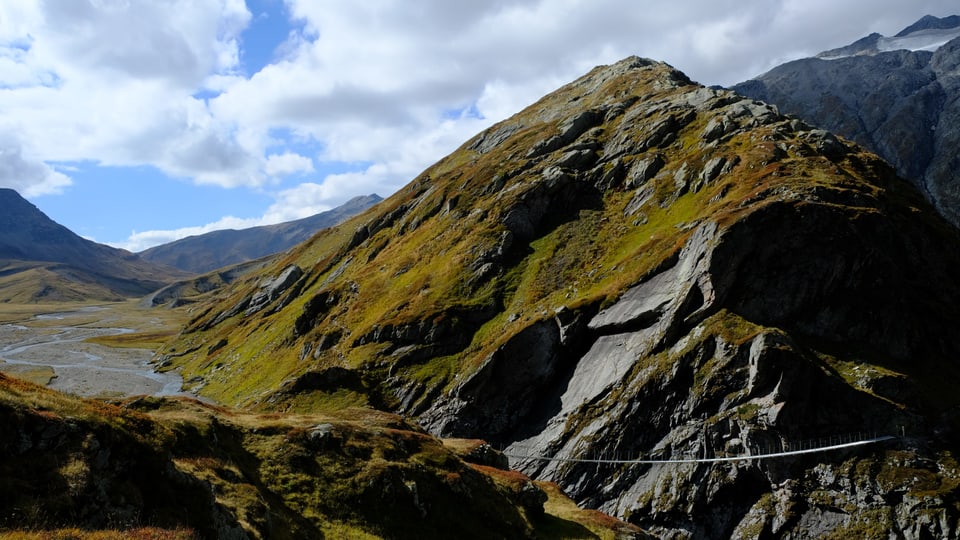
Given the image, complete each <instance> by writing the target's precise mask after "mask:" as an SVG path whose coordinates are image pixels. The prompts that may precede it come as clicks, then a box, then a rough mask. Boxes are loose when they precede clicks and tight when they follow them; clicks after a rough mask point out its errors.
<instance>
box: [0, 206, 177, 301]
mask: <svg viewBox="0 0 960 540" xmlns="http://www.w3.org/2000/svg"><path fill="white" fill-rule="evenodd" d="M185 276H186V274H185V273H184V272H182V271H180V270H176V269H174V268H169V267H165V266H161V265H157V264H153V263H150V262H147V261H145V260H143V259H141V258H140V257H138V256H136V255H134V254H133V253H130V252H129V251H125V250H122V249H116V248H112V247H110V246H105V245H103V244H97V243H96V242H91V241H89V240H86V239H84V238H81V237H79V236H77V235H76V234H74V233H73V232H71V231H70V230H69V229H67V228H66V227H64V226H62V225H60V224H58V223H56V222H55V221H53V220H51V219H50V218H49V217H47V216H46V214H44V213H43V212H41V211H40V210H39V209H37V207H36V206H34V205H32V204H30V203H29V202H28V201H26V200H25V199H24V198H23V197H21V196H20V194H18V193H17V192H16V191H14V190H12V189H3V188H0V301H3V302H10V301H13V302H39V301H61V300H90V299H94V300H119V299H122V298H126V297H133V296H141V295H143V294H146V293H148V292H151V291H153V290H156V289H158V288H160V287H162V286H164V285H166V284H167V283H169V282H171V281H173V280H174V279H178V278H183V277H185Z"/></svg>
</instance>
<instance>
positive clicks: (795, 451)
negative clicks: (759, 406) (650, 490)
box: [503, 433, 900, 465]
mask: <svg viewBox="0 0 960 540" xmlns="http://www.w3.org/2000/svg"><path fill="white" fill-rule="evenodd" d="M899 438H900V437H896V436H893V435H879V434H877V433H852V434H847V435H835V436H833V437H825V438H821V439H814V440H809V441H802V442H799V443H793V444H791V443H783V444H782V446H781V447H780V448H777V449H775V450H772V449H771V450H767V449H765V448H761V449H759V451H758V452H757V453H746V454H742V455H736V456H720V457H682V458H632V459H630V458H628V459H621V458H616V457H614V458H610V457H599V458H569V457H551V456H543V455H535V454H529V455H528V454H523V453H521V452H523V451H524V447H518V446H512V447H511V448H512V450H511V449H507V450H505V451H504V452H503V455H504V456H506V457H507V458H509V459H511V460H512V459H518V460H530V461H558V462H565V463H593V464H597V465H601V464H613V465H658V464H669V463H722V462H730V461H754V460H763V459H773V458H781V457H789V456H798V455H803V454H816V453H820V452H831V451H836V450H842V449H845V448H855V447H858V446H865V445H868V444H876V443H881V442H886V441H892V440H896V439H899Z"/></svg>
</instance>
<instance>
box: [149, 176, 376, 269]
mask: <svg viewBox="0 0 960 540" xmlns="http://www.w3.org/2000/svg"><path fill="white" fill-rule="evenodd" d="M381 200H383V199H381V198H380V196H378V195H376V194H373V195H365V196H360V197H354V198H352V199H350V200H349V201H347V202H345V203H344V204H342V205H341V206H338V207H337V208H334V209H333V210H330V211H327V212H321V213H319V214H316V215H313V216H310V217H306V218H303V219H298V220H296V221H290V222H286V223H279V224H276V225H266V226H263V227H252V228H249V229H242V230H234V229H230V230H223V231H213V232H210V233H206V234H201V235H197V236H190V237H187V238H183V239H180V240H176V241H174V242H170V243H168V244H163V245H160V246H156V247H152V248H150V249H147V250H144V251H142V252H140V256H141V257H143V258H144V259H145V260H148V261H151V262H155V263H158V264H165V265H168V266H172V267H174V268H179V269H181V270H186V271H188V272H193V273H196V274H201V273H205V272H210V271H212V270H216V269H218V268H223V267H226V266H230V265H234V264H237V263H242V262H247V261H251V260H254V259H259V258H260V257H264V256H266V255H271V254H273V253H279V252H281V251H283V250H286V249H289V248H291V247H293V246H295V245H297V244H299V243H301V242H303V241H305V240H307V239H308V238H310V237H311V236H313V235H314V234H316V233H317V231H320V230H322V229H326V228H327V227H332V226H334V225H336V224H338V223H340V222H342V221H344V220H346V219H347V218H350V217H352V216H354V215H356V214H359V213H360V212H363V211H364V210H366V209H367V208H370V207H371V206H373V205H375V204H377V203H378V202H380V201H381Z"/></svg>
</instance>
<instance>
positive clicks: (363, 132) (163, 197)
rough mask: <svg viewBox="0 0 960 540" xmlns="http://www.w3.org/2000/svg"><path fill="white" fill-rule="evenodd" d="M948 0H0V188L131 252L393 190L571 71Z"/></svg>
mask: <svg viewBox="0 0 960 540" xmlns="http://www.w3.org/2000/svg"><path fill="white" fill-rule="evenodd" d="M958 12H960V6H957V5H956V0H932V1H924V0H914V1H911V2H903V1H902V0H666V1H664V0H486V1H472V0H470V1H468V0H364V1H362V2H356V1H350V0H246V1H244V0H2V1H0V187H8V188H13V189H16V190H17V191H18V192H20V194H21V195H23V196H24V197H26V198H27V199H29V200H30V201H31V202H32V203H33V204H35V205H36V206H37V207H38V208H40V209H41V210H42V211H43V212H44V213H46V214H47V215H48V216H50V217H51V218H52V219H54V220H55V221H57V222H59V223H61V224H63V225H65V226H67V227H68V228H70V229H71V230H73V231H74V232H76V233H77V234H80V235H81V236H84V237H86V238H89V239H92V240H95V241H97V242H101V243H106V244H110V245H113V246H116V247H121V248H125V249H128V250H131V251H135V252H136V251H141V250H143V249H146V248H148V247H151V246H154V245H158V244H162V243H166V242H170V241H173V240H176V239H178V238H182V237H184V236H188V235H193V234H200V233H204V232H209V231H212V230H216V229H223V228H236V229H239V228H245V227H251V226H257V225H265V224H270V223H277V222H282V221H289V220H293V219H298V218H302V217H306V216H309V215H313V214H316V213H318V212H322V211H325V210H329V209H331V208H334V207H336V206H338V205H340V204H342V203H344V202H346V201H347V200H348V199H350V198H351V197H354V196H357V195H367V194H370V193H377V194H379V195H381V196H383V197H386V196H389V195H391V194H392V193H393V192H395V191H396V190H397V189H399V188H400V187H402V186H403V185H405V184H407V183H408V182H409V181H410V180H412V179H413V178H414V177H416V175H417V174H419V173H420V172H421V171H422V170H424V169H425V168H427V167H428V166H430V165H431V164H433V163H434V162H436V161H437V160H439V159H440V158H442V157H443V156H444V155H446V154H448V153H450V152H451V151H453V150H454V149H456V148H457V147H458V146H460V145H461V144H462V143H463V142H464V141H466V140H467V139H469V138H470V137H471V136H473V135H474V134H476V133H477V132H479V131H481V130H483V129H485V128H486V127H489V126H490V125H492V124H493V123H495V122H497V121H500V120H503V119H505V118H507V117H509V116H510V115H512V114H514V113H516V112H518V111H520V110H521V109H523V108H524V107H525V106H527V105H529V104H531V103H533V102H534V101H536V100H537V99H539V98H540V97H541V96H543V95H545V94H547V93H549V92H551V91H552V90H554V89H556V88H558V87H560V86H562V85H563V84H566V83H567V82H570V81H572V80H574V79H576V78H577V77H579V76H580V75H582V74H584V73H586V72H587V71H589V70H590V69H591V68H593V67H594V66H597V65H601V64H610V63H613V62H616V61H617V60H620V59H622V58H624V57H626V56H630V55H638V56H643V57H648V58H653V59H655V60H661V61H665V62H667V63H669V64H670V65H672V66H674V67H675V68H677V69H680V70H682V71H684V72H685V73H686V74H687V75H688V76H690V77H691V78H692V79H694V80H696V81H698V82H700V83H703V84H707V85H713V84H718V85H731V84H734V83H737V82H740V81H743V80H747V79H750V78H751V77H754V76H757V75H759V74H762V73H764V72H765V71H767V70H768V69H770V68H772V67H774V66H776V65H778V64H781V63H783V62H786V61H789V60H793V59H797V58H802V57H807V56H812V55H814V54H816V53H818V52H820V51H824V50H827V49H832V48H835V47H839V46H843V45H846V44H849V43H851V42H853V41H855V40H856V39H859V38H861V37H863V36H866V35H868V34H870V33H872V32H879V33H881V34H883V35H886V36H891V35H894V34H896V33H897V32H899V31H900V30H902V29H903V28H904V27H906V26H908V25H909V24H911V23H913V22H914V21H916V20H917V19H919V18H920V17H921V16H923V15H925V14H932V15H936V16H940V17H942V16H947V15H952V14H958Z"/></svg>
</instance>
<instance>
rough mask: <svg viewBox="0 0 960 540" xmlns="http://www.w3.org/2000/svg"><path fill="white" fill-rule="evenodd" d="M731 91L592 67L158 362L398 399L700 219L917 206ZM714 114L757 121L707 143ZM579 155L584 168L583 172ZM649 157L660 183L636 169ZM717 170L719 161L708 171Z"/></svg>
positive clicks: (613, 290)
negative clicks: (747, 107)
mask: <svg viewBox="0 0 960 540" xmlns="http://www.w3.org/2000/svg"><path fill="white" fill-rule="evenodd" d="M691 96H692V97H691ZM738 99H739V98H737V97H735V96H733V95H732V94H729V93H725V92H713V91H708V90H706V89H700V88H699V87H697V86H696V85H694V84H693V83H691V82H689V81H688V80H686V79H685V78H684V77H683V76H682V75H680V74H678V73H677V72H675V71H673V70H671V69H669V68H668V67H665V66H663V65H660V64H650V65H646V66H642V67H639V68H636V69H626V70H621V71H618V72H615V73H613V74H612V75H611V71H610V70H605V69H598V70H595V71H594V72H591V74H588V75H587V76H585V77H584V78H583V79H581V80H579V81H576V82H574V83H572V84H570V85H568V86H565V87H563V88H561V89H560V90H558V91H557V92H555V93H553V94H550V95H549V96H547V97H545V98H544V99H542V100H540V101H539V102H537V103H535V104H534V105H532V106H531V107H530V108H528V109H527V110H525V111H523V112H521V113H520V114H518V115H516V116H515V117H513V118H510V119H508V120H506V121H504V122H502V123H501V124H498V125H496V126H494V127H493V128H491V129H490V130H488V131H487V132H485V133H484V134H481V135H479V136H477V137H475V138H474V139H472V140H471V141H468V142H467V143H466V144H464V146H462V147H461V148H460V149H458V150H457V151H455V152H454V153H452V154H451V155H450V156H448V157H446V158H444V159H442V160H440V161H439V162H438V163H437V164H435V165H434V166H432V167H430V168H429V169H427V170H426V171H424V172H423V173H422V174H421V175H420V176H418V177H417V178H416V179H414V180H413V181H412V182H411V183H410V184H409V185H408V186H406V187H405V188H403V189H402V190H400V191H399V192H398V193H397V194H396V195H394V196H393V197H391V198H389V199H387V200H386V201H384V202H382V203H381V204H379V205H378V206H376V207H375V208H373V209H372V210H370V211H368V212H367V213H365V214H363V215H360V216H357V217H355V218H353V219H352V220H350V221H348V222H346V223H345V224H343V225H341V226H338V227H335V228H333V229H330V230H328V231H325V232H323V233H321V234H319V235H318V236H316V237H315V238H314V239H313V240H312V241H310V242H308V243H306V244H304V245H302V246H300V247H299V248H298V249H296V250H293V251H292V252H291V253H289V254H288V255H286V256H285V257H283V258H282V259H279V260H277V261H276V262H275V263H274V264H273V265H272V266H271V267H269V268H268V269H266V271H265V272H264V273H262V274H260V275H259V276H258V278H257V279H253V278H250V279H247V280H244V281H242V282H240V283H239V284H238V285H235V286H233V287H231V288H230V289H229V290H228V292H227V293H225V294H228V295H229V296H228V297H227V298H224V299H221V300H220V301H218V302H217V303H215V304H206V305H203V306H202V307H197V308H195V312H196V315H195V317H194V319H193V321H192V322H191V324H190V326H189V327H188V328H186V329H185V331H184V332H183V333H182V334H181V335H180V336H179V337H178V338H177V339H176V340H174V341H172V342H170V343H169V344H167V346H165V347H164V348H163V349H162V351H161V354H164V355H168V358H170V359H171V360H172V362H173V364H172V365H174V366H177V367H180V368H182V370H183V374H184V378H185V380H191V379H193V380H195V381H201V382H200V383H199V384H198V386H197V387H196V388H197V389H198V390H199V391H200V392H201V393H202V394H204V395H206V396H209V397H212V398H214V399H216V400H218V401H221V402H223V403H228V404H234V405H251V404H259V405H260V406H265V407H268V408H280V409H283V410H286V409H295V410H310V408H311V406H312V405H311V404H312V403H316V402H317V399H320V400H321V401H323V400H325V399H326V398H322V397H318V396H316V395H315V394H316V393H318V392H319V393H321V394H322V393H324V392H327V391H335V392H341V397H342V390H330V389H323V388H314V389H304V388H301V391H297V392H282V393H280V394H277V390H278V389H281V388H289V386H290V385H291V384H293V381H295V380H297V379H298V378H300V377H303V376H304V375H305V374H306V373H308V372H323V371H324V370H328V369H331V368H343V369H347V370H352V371H354V372H356V373H357V374H358V379H359V381H360V382H359V383H358V384H357V385H355V386H356V387H355V388H352V389H351V390H352V391H353V392H354V393H355V395H356V397H357V399H358V400H359V401H360V402H365V403H372V404H373V405H375V406H379V407H384V408H388V409H390V408H396V407H398V406H399V405H400V404H399V403H398V402H397V401H396V398H395V393H394V392H393V391H392V390H391V389H390V388H384V386H383V385H382V384H380V382H382V381H383V380H384V379H387V378H390V379H391V381H392V384H391V387H392V388H394V389H395V388H398V387H404V386H407V385H422V386H423V387H424V388H425V389H426V390H425V392H424V393H423V396H422V397H421V398H420V399H428V398H429V396H430V395H436V392H437V391H440V390H442V389H445V388H449V387H450V386H451V385H453V384H455V383H456V382H457V381H458V380H462V377H464V376H465V375H466V374H468V373H469V372H470V371H471V370H473V369H474V368H475V367H476V366H478V365H480V364H481V363H482V361H483V359H484V358H486V357H487V356H489V355H490V354H491V353H492V352H493V351H495V350H497V348H498V347H500V346H501V345H503V344H504V343H505V342H507V341H508V340H509V339H510V338H511V337H512V336H514V335H516V334H517V333H518V332H520V331H522V330H523V329H525V328H528V327H529V326H530V325H531V324H534V323H535V322H536V321H540V320H544V319H548V318H551V317H553V316H554V314H555V313H556V312H557V311H558V310H561V309H580V308H584V307H587V308H589V307H590V306H603V305H606V304H608V303H609V302H612V301H613V300H615V299H616V298H617V297H618V296H619V295H620V294H621V293H622V291H624V290H625V289H626V288H627V287H629V286H631V285H633V284H635V283H637V282H638V281H640V280H641V279H642V278H644V277H645V276H647V275H649V274H650V273H651V272H653V271H654V270H656V269H657V268H659V267H661V266H662V265H663V264H664V263H665V262H666V261H668V260H670V258H671V257H674V256H675V255H676V254H677V253H678V252H679V250H680V249H681V248H682V246H683V245H684V243H685V242H686V240H687V239H688V238H689V236H690V234H691V233H692V231H693V230H694V229H695V228H696V226H697V225H698V224H701V223H703V222H704V221H705V220H712V221H715V222H717V223H719V224H721V225H723V224H729V223H733V222H735V221H737V220H738V219H740V218H741V217H742V216H743V215H746V214H749V213H751V212H755V211H757V210H758V209H760V208H762V207H763V206H765V205H768V204H771V203H774V202H777V201H783V200H791V201H798V204H803V202H802V201H803V200H811V201H817V204H837V205H841V206H845V207H850V208H853V209H854V212H864V213H870V212H877V211H879V209H880V208H881V207H882V206H883V204H886V203H884V202H883V201H884V200H886V199H889V198H890V197H906V198H907V199H908V200H909V204H914V203H915V204H921V205H922V202H920V201H919V199H918V198H917V200H916V201H913V199H914V198H916V196H915V195H913V194H911V193H909V192H908V191H907V190H906V189H904V190H902V191H903V193H900V192H899V191H901V190H899V188H897V187H896V181H895V179H894V178H893V175H892V173H891V172H889V169H886V168H885V167H884V166H883V165H881V164H880V162H879V160H878V159H877V158H875V157H874V156H872V155H869V154H866V153H863V152H861V151H860V150H858V149H856V148H854V147H847V146H843V148H844V150H843V152H842V155H838V156H837V157H835V158H831V159H828V158H827V157H824V156H823V155H821V154H819V153H818V151H816V150H815V149H814V148H813V146H814V145H815V144H817V143H816V141H814V140H812V139H811V138H810V132H809V131H804V129H809V128H803V127H802V125H801V127H800V128H799V130H798V127H797V126H798V125H797V123H796V122H795V121H791V120H790V119H787V118H783V117H778V116H776V115H775V113H770V114H768V115H767V117H765V118H764V119H763V120H762V121H759V120H750V119H749V117H747V119H746V120H744V119H743V118H741V119H739V120H737V119H736V118H735V119H733V120H731V118H730V117H731V115H733V114H734V113H736V111H734V112H731V111H730V110H728V109H726V108H724V107H727V106H728V105H730V104H731V103H733V104H736V103H737V100H738ZM690 102H697V103H699V105H697V106H694V105H690V104H689V103H690ZM583 111H588V112H590V111H593V112H595V114H596V115H599V116H602V117H603V119H602V121H599V120H596V118H595V119H594V124H595V125H594V127H591V128H589V129H586V130H584V133H582V134H580V135H578V137H577V139H576V141H575V142H573V143H570V142H568V143H567V144H564V145H561V146H560V147H559V148H557V149H554V150H550V149H549V148H548V149H547V150H546V151H541V152H540V153H539V154H538V153H537V152H536V151H533V150H531V149H535V148H537V145H538V144H539V145H540V146H541V147H542V146H544V142H549V140H550V138H551V137H555V138H559V136H560V135H562V134H563V132H564V130H565V129H567V127H568V126H569V125H570V123H571V122H573V120H572V119H574V117H576V116H577V115H578V114H581V113H582V112H583ZM611 111H613V112H611ZM736 114H740V113H736ZM744 114H745V113H744ZM764 114H766V113H764ZM718 119H720V120H718ZM721 120H723V121H726V122H728V123H732V124H737V123H738V122H739V123H741V124H744V125H745V126H747V127H749V128H750V129H728V130H727V132H725V133H724V134H722V135H720V136H716V137H714V136H709V137H708V136H706V135H704V134H705V133H707V132H710V131H711V130H714V131H716V125H718V122H720V121H721ZM657 126H672V128H670V129H672V131H670V130H668V131H669V132H667V131H664V132H663V133H665V134H662V133H659V132H656V127H657ZM651 141H652V142H651ZM836 144H838V145H841V146H842V145H845V144H846V143H843V142H836ZM550 148H552V147H550ZM578 151H579V152H588V153H589V152H593V154H592V156H593V157H592V158H589V157H588V158H587V159H594V160H595V164H594V165H588V166H586V167H584V166H582V165H578V164H577V163H576V159H575V158H571V157H570V156H571V155H572V154H573V153H575V152H578ZM608 153H609V155H607V154H608ZM643 162H657V163H658V165H659V169H657V170H656V171H655V172H656V174H652V175H651V178H643V179H632V180H631V175H632V174H634V172H632V171H634V169H636V168H638V167H639V166H640V164H641V163H643ZM711 163H721V164H722V167H720V166H717V167H716V169H717V170H715V171H713V172H712V173H709V174H710V175H711V177H710V178H706V176H707V175H708V173H707V172H706V169H707V166H708V165H709V164H711ZM721 168H722V170H721ZM631 182H632V184H631ZM289 265H297V266H298V267H299V268H301V269H302V270H303V272H304V276H303V277H302V278H301V279H300V280H299V281H298V282H297V284H296V286H294V287H293V288H291V289H290V290H288V291H285V292H284V293H282V294H281V295H280V297H279V298H278V299H276V300H274V301H273V302H272V303H271V304H270V305H269V306H267V307H266V308H264V309H261V310H259V311H257V312H256V313H251V314H245V313H244V310H234V311H230V308H231V307H232V306H237V305H240V304H241V303H242V302H243V301H244V300H245V299H249V298H250V297H251V296H252V295H254V294H255V293H256V291H257V290H258V288H259V287H261V286H262V285H263V282H264V281H265V280H268V279H269V278H270V277H271V276H278V275H280V274H281V272H282V271H283V269H284V268H286V267H288V266H289ZM225 315H230V316H225ZM311 396H312V397H311ZM406 406H407V408H410V407H413V408H416V407H415V405H411V404H409V403H408V404H406Z"/></svg>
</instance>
